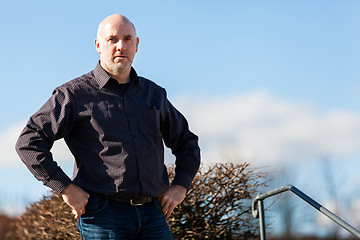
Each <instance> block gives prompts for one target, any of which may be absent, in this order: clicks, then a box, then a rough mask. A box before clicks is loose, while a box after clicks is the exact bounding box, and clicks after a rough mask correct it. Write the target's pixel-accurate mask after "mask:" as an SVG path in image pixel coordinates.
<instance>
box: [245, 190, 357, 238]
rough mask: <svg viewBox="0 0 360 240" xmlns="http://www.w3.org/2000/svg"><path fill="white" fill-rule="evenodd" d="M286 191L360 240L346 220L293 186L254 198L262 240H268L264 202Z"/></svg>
mask: <svg viewBox="0 0 360 240" xmlns="http://www.w3.org/2000/svg"><path fill="white" fill-rule="evenodd" d="M286 191H291V192H293V193H295V194H296V195H297V196H298V197H300V198H301V199H303V200H304V201H305V202H307V203H308V204H310V205H311V206H313V207H314V208H316V209H317V210H319V211H320V212H321V213H322V214H324V215H325V216H327V217H328V218H330V219H331V220H332V221H334V222H336V223H337V224H339V225H340V226H341V227H342V228H344V229H346V230H347V231H349V232H350V233H351V234H353V235H354V236H356V237H357V238H359V239H360V231H358V230H357V229H355V228H354V227H352V226H351V225H350V224H348V223H347V222H345V221H344V220H342V219H341V218H339V217H338V216H336V215H335V214H334V213H332V212H331V211H329V210H328V209H326V208H325V207H323V206H322V205H320V204H319V203H318V202H316V201H314V200H313V199H312V198H310V197H309V196H308V195H306V194H305V193H303V192H302V191H300V190H299V189H297V188H296V187H294V186H292V185H288V186H284V187H280V188H277V189H275V190H273V191H270V192H267V193H263V194H259V195H257V196H256V197H255V198H254V200H253V202H252V206H251V210H252V215H253V217H254V218H259V226H260V239H261V240H266V231H265V228H266V226H265V211H264V200H265V199H266V198H268V197H271V196H274V195H277V194H280V193H283V192H286Z"/></svg>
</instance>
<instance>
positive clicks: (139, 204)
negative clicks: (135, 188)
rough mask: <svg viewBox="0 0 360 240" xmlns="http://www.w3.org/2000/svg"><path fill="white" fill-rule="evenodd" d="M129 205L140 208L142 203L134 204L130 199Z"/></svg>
mask: <svg viewBox="0 0 360 240" xmlns="http://www.w3.org/2000/svg"><path fill="white" fill-rule="evenodd" d="M130 204H131V205H132V206H141V205H143V204H144V203H134V202H133V199H130Z"/></svg>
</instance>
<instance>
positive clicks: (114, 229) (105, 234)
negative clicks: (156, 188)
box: [77, 194, 173, 240]
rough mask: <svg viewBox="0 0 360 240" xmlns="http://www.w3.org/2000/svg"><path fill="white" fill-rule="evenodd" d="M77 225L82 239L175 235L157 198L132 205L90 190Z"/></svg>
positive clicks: (158, 239) (120, 239) (133, 239)
mask: <svg viewBox="0 0 360 240" xmlns="http://www.w3.org/2000/svg"><path fill="white" fill-rule="evenodd" d="M77 228H78V231H79V232H80V235H81V239H82V240H100V239H109V240H110V239H111V240H123V239H128V240H143V239H156V240H170V239H171V240H172V239H173V237H172V235H171V232H170V229H169V226H168V224H167V222H166V219H165V216H164V214H163V213H162V211H161V206H160V203H159V201H157V200H154V201H153V202H151V203H145V204H143V205H140V206H132V205H130V204H129V203H123V202H119V201H116V200H112V199H109V198H108V197H106V196H103V195H98V194H90V198H89V201H88V204H87V205H86V208H85V214H83V215H82V216H81V217H80V218H79V220H78V222H77Z"/></svg>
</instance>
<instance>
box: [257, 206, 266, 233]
mask: <svg viewBox="0 0 360 240" xmlns="http://www.w3.org/2000/svg"><path fill="white" fill-rule="evenodd" d="M257 204H258V212H259V225H260V240H266V230H265V229H266V226H265V212H264V202H263V200H259V201H258V203H257Z"/></svg>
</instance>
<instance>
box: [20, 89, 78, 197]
mask: <svg viewBox="0 0 360 240" xmlns="http://www.w3.org/2000/svg"><path fill="white" fill-rule="evenodd" d="M73 115H74V114H73V106H72V101H71V99H70V96H69V94H68V93H67V91H66V90H63V91H62V90H60V89H56V90H55V91H54V92H53V95H52V96H51V98H50V99H49V100H48V101H47V102H46V103H45V104H44V105H43V106H42V107H41V108H40V110H39V111H38V112H36V113H35V114H34V115H33V116H31V117H30V119H29V121H28V123H27V124H26V126H25V128H24V129H23V131H22V132H21V134H20V137H19V138H18V140H17V142H16V146H15V148H16V151H17V153H18V155H19V156H20V158H21V160H22V161H23V162H24V163H25V165H26V166H27V168H28V169H29V170H30V172H31V173H32V174H33V175H34V176H35V177H36V179H38V180H39V181H42V182H43V184H44V185H45V186H47V187H50V188H51V189H53V190H54V191H55V192H57V193H58V194H60V193H61V192H62V190H64V188H65V187H66V186H68V185H69V184H70V183H71V182H72V181H71V179H70V178H69V177H68V176H67V175H66V174H65V173H64V171H63V170H62V169H61V168H60V167H59V166H58V164H57V163H56V162H55V161H54V159H53V156H52V153H51V151H50V150H51V148H52V146H53V143H54V141H56V140H58V139H60V138H62V137H64V136H66V135H67V134H68V133H69V132H70V131H71V127H72V124H71V122H72V118H73Z"/></svg>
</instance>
